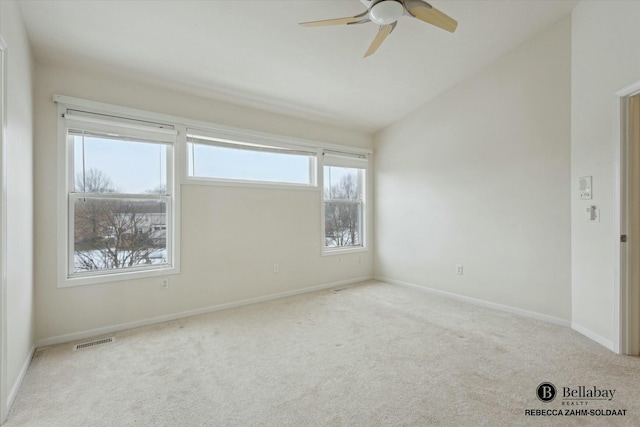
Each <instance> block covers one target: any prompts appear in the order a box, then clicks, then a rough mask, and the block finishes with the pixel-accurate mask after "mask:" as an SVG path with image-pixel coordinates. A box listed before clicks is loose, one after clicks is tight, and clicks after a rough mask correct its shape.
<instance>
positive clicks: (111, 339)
mask: <svg viewBox="0 0 640 427" xmlns="http://www.w3.org/2000/svg"><path fill="white" fill-rule="evenodd" d="M115 340H116V337H109V338H102V339H99V340H95V341H89V342H83V343H82V344H76V345H75V346H74V347H73V349H74V350H80V349H83V348H88V347H95V346H97V345H102V344H109V343H112V342H114V341H115Z"/></svg>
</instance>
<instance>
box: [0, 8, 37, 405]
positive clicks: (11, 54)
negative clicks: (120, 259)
mask: <svg viewBox="0 0 640 427" xmlns="http://www.w3.org/2000/svg"><path fill="white" fill-rule="evenodd" d="M1 3H2V5H1V6H0V32H1V34H2V37H3V38H4V40H5V42H6V43H7V46H8V48H7V66H8V68H7V133H6V136H7V140H6V148H7V151H6V155H7V159H6V160H7V162H6V165H7V171H6V175H7V236H6V242H7V253H6V260H7V265H6V278H7V325H6V326H7V378H6V379H4V378H3V379H2V380H3V381H5V380H6V381H7V387H8V392H9V396H8V398H9V399H11V398H12V397H13V396H14V393H15V392H16V387H17V385H19V384H18V381H19V379H20V374H21V373H23V369H24V368H25V367H26V363H27V362H28V361H29V358H30V356H31V350H32V348H33V329H34V327H33V323H34V322H33V316H34V314H33V311H34V310H33V151H32V150H33V134H32V128H33V99H32V90H31V76H32V60H31V51H30V48H29V43H28V39H27V34H26V32H25V28H24V26H23V24H22V17H21V15H20V12H19V11H18V6H17V4H16V3H15V2H14V1H13V0H10V1H5V0H2V2H1Z"/></svg>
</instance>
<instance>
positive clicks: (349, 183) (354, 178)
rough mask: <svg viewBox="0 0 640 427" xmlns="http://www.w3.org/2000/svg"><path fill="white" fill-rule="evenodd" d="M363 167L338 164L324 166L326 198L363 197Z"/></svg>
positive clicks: (355, 198)
mask: <svg viewBox="0 0 640 427" xmlns="http://www.w3.org/2000/svg"><path fill="white" fill-rule="evenodd" d="M363 173H364V170H362V169H355V168H343V167H337V166H325V167H324V199H325V200H358V199H360V198H361V191H362V189H361V184H360V183H361V178H360V177H361V176H362V174H363Z"/></svg>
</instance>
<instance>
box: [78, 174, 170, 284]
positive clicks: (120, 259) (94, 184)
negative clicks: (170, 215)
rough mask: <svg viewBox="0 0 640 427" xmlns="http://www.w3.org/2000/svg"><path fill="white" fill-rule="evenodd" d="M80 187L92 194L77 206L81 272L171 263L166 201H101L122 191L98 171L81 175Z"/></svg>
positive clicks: (87, 194) (156, 190) (161, 192)
mask: <svg viewBox="0 0 640 427" xmlns="http://www.w3.org/2000/svg"><path fill="white" fill-rule="evenodd" d="M75 181H76V182H75V187H76V191H77V192H83V193H86V197H82V198H77V199H76V200H75V206H74V255H75V256H74V264H75V266H74V270H75V271H76V272H81V271H90V270H111V269H122V268H129V267H135V266H141V265H147V264H163V263H166V245H167V239H166V218H167V203H166V201H163V200H144V199H142V200H136V199H131V198H101V197H98V196H99V195H101V194H109V193H116V189H114V188H113V184H112V182H111V179H110V178H109V177H108V176H107V175H106V174H104V173H103V172H101V171H100V170H96V169H90V170H89V171H87V172H86V173H85V174H77V175H76V179H75ZM164 192H165V190H164V189H153V190H150V191H149V192H148V193H149V194H163V193H164Z"/></svg>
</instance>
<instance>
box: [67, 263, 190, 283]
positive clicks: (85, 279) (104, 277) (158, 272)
mask: <svg viewBox="0 0 640 427" xmlns="http://www.w3.org/2000/svg"><path fill="white" fill-rule="evenodd" d="M178 273H180V270H179V269H178V268H177V267H172V266H166V267H158V268H153V269H145V270H138V271H126V272H120V273H104V274H94V275H91V276H84V275H83V276H75V277H63V278H61V279H60V280H58V288H70V287H75V286H84V285H97V284H102V283H111V282H121V281H125V280H138V279H145V278H148V277H158V276H167V275H171V274H178Z"/></svg>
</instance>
